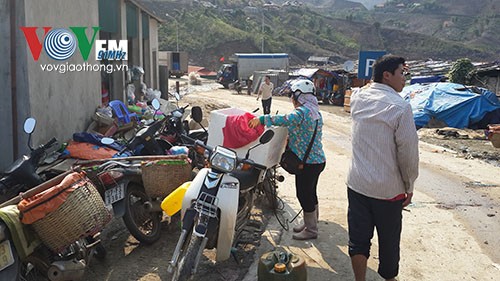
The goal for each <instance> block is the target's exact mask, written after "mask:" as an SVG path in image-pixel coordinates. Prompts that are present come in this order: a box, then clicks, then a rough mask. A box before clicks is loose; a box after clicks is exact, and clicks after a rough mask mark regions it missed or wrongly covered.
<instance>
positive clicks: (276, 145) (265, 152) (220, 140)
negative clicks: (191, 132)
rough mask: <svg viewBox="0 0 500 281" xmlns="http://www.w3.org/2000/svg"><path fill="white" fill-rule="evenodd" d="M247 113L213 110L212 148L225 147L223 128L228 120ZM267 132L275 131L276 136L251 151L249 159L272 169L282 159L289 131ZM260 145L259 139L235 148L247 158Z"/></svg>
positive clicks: (233, 110) (211, 118)
mask: <svg viewBox="0 0 500 281" xmlns="http://www.w3.org/2000/svg"><path fill="white" fill-rule="evenodd" d="M245 113H246V111H244V110H242V109H239V108H226V109H220V110H213V111H212V112H211V113H210V123H209V125H208V142H207V144H208V145H210V146H216V145H223V144H224V134H223V132H222V128H224V127H225V126H226V118H227V117H228V116H233V115H242V114H245ZM266 130H273V131H274V136H273V138H272V139H271V141H269V142H268V143H266V144H263V145H259V146H258V147H256V148H254V149H252V150H251V151H250V156H249V158H250V159H252V160H253V161H255V163H258V164H261V165H264V166H266V167H272V166H274V165H276V164H278V163H279V161H280V159H281V154H283V151H285V147H286V140H287V137H288V130H287V128H286V127H277V126H272V127H270V128H266ZM258 143H259V139H256V140H255V141H253V142H251V143H249V144H247V145H245V146H242V147H240V148H236V149H235V148H233V150H234V151H236V153H237V154H238V157H241V158H243V157H245V155H246V153H247V151H248V149H249V148H250V147H252V146H253V145H255V144H258Z"/></svg>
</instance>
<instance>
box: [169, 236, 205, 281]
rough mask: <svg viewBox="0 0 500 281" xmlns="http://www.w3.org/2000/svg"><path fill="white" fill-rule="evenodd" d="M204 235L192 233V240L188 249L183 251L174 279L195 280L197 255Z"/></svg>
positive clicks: (179, 280) (182, 280)
mask: <svg viewBox="0 0 500 281" xmlns="http://www.w3.org/2000/svg"><path fill="white" fill-rule="evenodd" d="M202 241H203V238H202V237H198V236H196V235H191V240H190V241H189V245H187V247H186V249H185V250H184V251H182V252H181V255H180V257H179V263H177V267H176V268H175V271H174V275H173V276H172V281H189V280H193V268H194V267H195V262H196V255H197V254H198V252H199V251H200V247H201V242H202Z"/></svg>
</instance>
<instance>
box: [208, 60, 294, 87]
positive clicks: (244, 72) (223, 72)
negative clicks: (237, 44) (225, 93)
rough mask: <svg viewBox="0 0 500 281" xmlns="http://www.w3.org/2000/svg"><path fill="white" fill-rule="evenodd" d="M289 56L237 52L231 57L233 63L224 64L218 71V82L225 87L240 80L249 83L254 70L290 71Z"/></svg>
mask: <svg viewBox="0 0 500 281" xmlns="http://www.w3.org/2000/svg"><path fill="white" fill-rule="evenodd" d="M288 59H289V56H288V54H284V53H267V54H260V53H247V54H243V53H236V54H234V56H232V57H231V58H230V61H231V63H225V64H223V65H222V66H221V67H220V69H219V71H218V72H217V82H218V83H220V84H222V85H223V86H224V88H228V87H229V84H231V83H235V82H236V81H239V82H240V83H244V84H245V85H248V80H249V78H250V76H252V75H253V73H254V71H260V70H268V69H280V70H285V71H288V66H289V62H288Z"/></svg>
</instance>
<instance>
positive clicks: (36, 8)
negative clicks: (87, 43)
mask: <svg viewBox="0 0 500 281" xmlns="http://www.w3.org/2000/svg"><path fill="white" fill-rule="evenodd" d="M24 1H25V15H26V21H25V24H24V25H25V26H51V27H53V28H65V29H69V27H70V26H86V27H89V28H88V29H87V36H88V38H92V37H91V36H92V32H93V30H92V29H91V28H90V27H93V26H99V17H98V4H97V0H92V1H79V0H66V1H59V0H44V1H38V0H24ZM41 15H43V16H41ZM40 31H41V30H40ZM40 33H42V32H40ZM42 35H43V34H39V36H40V37H41V36H42ZM97 39H98V38H97ZM18 40H19V41H21V48H20V52H22V53H24V56H25V61H19V62H18V65H21V66H22V65H26V66H27V72H26V73H23V74H22V76H25V77H26V78H27V79H26V81H27V85H28V89H27V93H29V101H27V102H28V103H29V106H30V108H31V112H30V114H29V115H31V116H33V117H35V118H36V119H37V121H38V124H37V128H36V130H35V133H34V135H33V144H35V145H38V144H40V143H43V142H45V141H47V140H49V139H50V138H51V137H54V136H55V137H57V139H58V140H61V141H66V140H67V139H69V138H71V137H72V134H73V133H74V132H80V131H83V130H85V129H86V127H87V126H88V125H89V123H90V118H91V116H92V114H93V113H94V111H95V109H96V107H97V106H98V105H100V103H101V85H100V82H101V78H100V77H101V76H100V72H96V71H82V72H66V73H59V72H55V71H54V72H47V71H43V70H42V69H41V65H42V64H54V63H56V64H66V63H68V64H82V63H85V62H84V60H83V58H82V56H81V54H80V52H79V49H78V46H77V49H76V52H75V53H74V54H73V56H72V57H71V58H69V59H68V60H64V61H55V60H53V59H51V58H50V57H49V56H48V55H47V54H46V53H45V52H44V51H42V54H41V55H40V58H39V60H38V61H34V60H33V57H32V56H31V52H30V50H29V47H28V46H27V43H26V42H25V39H24V36H20V37H19V38H18ZM94 47H95V46H94ZM94 47H93V48H92V50H91V52H90V55H89V58H88V60H87V63H89V64H99V62H97V61H96V60H95V55H94V53H95V50H94ZM24 117H27V116H21V118H22V119H24Z"/></svg>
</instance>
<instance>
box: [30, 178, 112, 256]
mask: <svg viewBox="0 0 500 281" xmlns="http://www.w3.org/2000/svg"><path fill="white" fill-rule="evenodd" d="M84 181H85V183H84V184H83V185H80V186H79V187H77V188H76V189H75V190H74V191H73V192H72V193H71V194H70V195H69V196H68V197H67V198H66V201H65V202H64V203H63V204H62V205H60V206H59V208H57V209H56V210H55V211H53V212H51V213H49V214H48V215H47V216H45V217H44V218H42V219H40V220H38V221H36V222H34V223H33V224H32V225H33V228H34V229H35V231H36V233H37V234H38V236H39V237H40V240H42V242H43V243H44V244H45V245H46V246H47V247H48V248H49V249H51V250H52V251H54V252H56V253H57V252H60V251H61V250H63V249H64V248H66V247H67V246H69V245H70V244H71V243H73V242H75V241H77V240H78V239H80V238H83V237H86V236H91V235H94V234H96V233H97V232H99V231H101V230H102V228H103V227H104V225H106V224H107V223H108V222H109V221H110V220H111V213H110V212H109V210H108V209H107V208H106V207H105V205H104V201H103V200H102V198H101V196H100V195H99V192H98V191H97V189H96V188H95V186H94V185H93V184H92V182H91V181H90V180H89V179H87V178H86V179H85V180H84Z"/></svg>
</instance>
